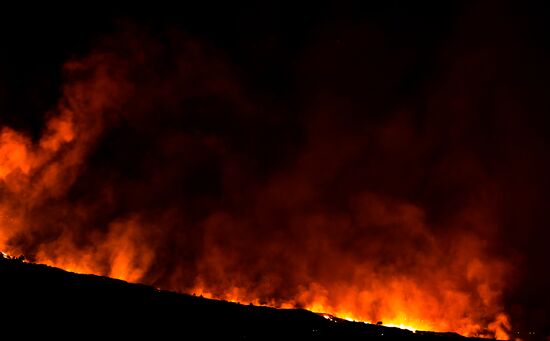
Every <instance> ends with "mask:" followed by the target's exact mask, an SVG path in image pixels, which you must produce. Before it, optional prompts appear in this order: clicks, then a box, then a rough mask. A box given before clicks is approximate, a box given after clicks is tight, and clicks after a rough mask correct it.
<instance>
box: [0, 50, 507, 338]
mask: <svg viewBox="0 0 550 341" xmlns="http://www.w3.org/2000/svg"><path fill="white" fill-rule="evenodd" d="M139 56H141V55H139ZM137 59H138V62H139V63H141V62H142V61H141V60H142V57H137ZM198 59H200V58H198ZM138 62H136V63H138ZM129 64H131V62H128V61H126V60H123V59H117V58H116V57H114V56H111V55H108V54H94V55H92V56H91V57H88V58H86V59H85V60H82V61H79V62H71V63H68V64H67V66H66V72H67V73H68V75H69V76H68V77H69V79H70V80H69V81H68V82H67V84H66V85H65V88H64V92H63V98H62V100H61V101H60V102H59V105H58V107H57V108H56V109H55V110H53V111H52V112H51V113H49V114H48V116H47V117H48V119H47V122H46V124H45V128H44V130H43V132H42V134H41V137H40V138H39V139H38V140H33V139H32V138H31V137H30V136H27V135H26V134H25V133H23V132H18V131H15V130H13V129H11V128H9V127H3V128H2V129H1V132H0V192H1V194H2V196H1V198H0V249H2V250H4V251H5V252H7V253H8V254H12V255H17V254H21V253H26V252H30V253H31V257H32V259H33V260H34V261H36V262H38V263H44V264H47V265H51V266H56V267H60V268H63V269H66V270H69V271H72V272H76V273H92V274H97V275H105V276H110V277H114V278H118V279H122V280H126V281H130V282H143V283H147V284H152V285H155V286H158V287H162V288H163V289H168V290H175V291H180V292H187V293H195V294H196V295H202V296H204V297H208V298H217V299H224V300H228V301H234V302H241V303H253V304H256V305H269V306H274V307H282V308H294V307H301V308H305V309H308V310H311V311H315V312H321V313H327V314H331V315H334V316H337V317H340V318H343V319H349V320H353V321H366V322H370V323H377V322H378V321H382V323H383V324H384V325H386V326H396V327H399V328H404V329H409V330H429V331H442V332H446V331H453V332H457V333H460V334H462V335H468V336H474V335H479V336H496V337H497V338H501V339H504V338H507V334H506V331H507V329H509V328H510V323H509V321H508V317H507V315H506V313H505V311H504V309H503V305H502V302H501V295H502V291H503V289H504V287H505V285H506V275H507V274H508V272H509V270H510V269H509V265H508V264H507V263H506V262H504V261H502V260H501V259H499V258H496V257H492V256H491V255H490V254H489V253H488V252H487V251H486V243H487V240H489V239H490V233H491V232H490V231H493V230H494V229H495V224H496V223H495V222H494V219H493V209H492V207H491V205H490V203H491V200H492V197H491V195H490V193H491V192H490V189H491V188H492V187H491V186H492V184H491V183H489V185H486V186H484V187H483V189H482V190H480V192H479V193H478V194H479V195H476V196H473V198H472V199H470V201H469V202H468V204H467V205H465V206H464V207H462V208H461V209H460V210H457V212H456V213H455V214H453V215H452V217H451V218H449V219H448V220H446V221H444V222H443V223H441V222H440V223H439V224H440V225H443V224H448V226H450V227H451V228H450V229H449V230H444V229H439V230H438V229H437V226H435V223H432V222H431V221H429V220H428V219H427V218H426V215H427V213H426V210H425V209H424V208H423V207H421V206H420V205H418V204H415V203H411V202H408V201H407V200H404V199H403V200H401V199H395V198H393V197H391V196H389V195H383V194H380V193H377V192H376V191H374V190H373V191H366V190H365V191H363V192H361V193H359V194H357V193H354V194H353V195H350V197H352V199H350V202H349V203H348V204H346V207H345V209H341V210H336V209H332V210H328V209H326V207H325V206H323V205H322V204H319V203H318V202H317V201H316V198H317V196H318V194H319V187H321V184H324V183H325V182H328V180H327V179H329V178H333V177H334V178H337V179H338V178H339V177H341V175H340V174H341V173H339V172H340V170H339V169H338V166H337V165H338V164H346V163H347V162H348V163H352V161H353V160H356V159H357V157H358V155H361V153H363V151H361V150H360V149H358V145H360V144H361V143H363V141H362V140H353V139H351V140H350V139H343V140H342V142H333V141H327V140H326V139H324V138H321V137H319V138H318V137H316V136H315V134H313V133H312V134H311V135H312V136H311V137H310V140H311V141H310V142H308V144H307V146H306V147H305V152H304V153H303V155H301V156H300V157H298V159H297V161H296V162H295V164H294V165H293V166H291V167H289V168H288V169H284V170H282V171H281V173H280V174H277V175H276V176H273V178H271V179H270V180H269V181H266V182H265V186H264V187H262V188H260V189H254V191H250V192H251V193H253V194H250V196H252V198H253V199H251V200H250V202H249V203H248V204H247V205H249V207H248V206H247V207H248V208H247V210H248V211H246V212H244V213H242V212H237V213H232V212H228V211H229V210H226V211H224V210H221V209H220V210H217V211H215V212H213V213H211V214H208V216H207V217H206V218H205V219H202V220H201V221H200V222H199V223H197V224H195V226H198V227H197V228H196V229H199V228H200V231H201V232H202V234H200V237H199V239H198V240H196V241H193V242H192V243H191V242H189V243H188V244H183V245H184V246H182V247H179V246H178V248H175V247H174V249H176V250H177V251H173V253H172V254H170V255H171V256H172V257H171V258H170V259H174V258H176V257H179V255H180V253H185V252H188V253H189V254H192V256H189V258H191V259H192V261H190V262H189V263H186V260H187V258H185V259H184V257H183V256H182V257H181V258H182V259H184V260H182V261H181V262H182V264H183V265H181V266H179V267H174V268H175V269H176V270H174V268H171V270H170V271H168V273H167V271H164V269H161V270H159V267H160V265H159V264H158V262H159V259H167V258H162V257H161V254H164V253H163V252H166V251H165V250H166V249H167V248H169V245H170V243H171V242H173V239H177V238H179V239H181V240H184V241H186V243H187V239H186V238H188V237H187V235H185V234H183V233H180V234H177V233H176V232H171V231H174V230H175V229H174V228H173V226H179V225H178V224H181V225H185V224H191V223H188V220H185V219H187V217H183V218H181V217H180V216H179V215H178V212H179V211H178V210H177V209H172V210H169V209H166V210H152V212H153V213H151V212H149V211H148V212H146V213H142V212H139V211H138V212H133V213H128V214H124V215H122V216H116V217H115V218H112V219H111V218H109V219H105V220H104V221H102V223H101V224H102V225H101V226H99V227H98V226H92V227H89V228H83V227H81V226H84V225H85V224H91V223H88V222H90V221H91V222H93V223H95V221H94V220H93V219H94V215H95V214H96V212H97V211H99V210H100V209H103V207H104V206H101V207H100V209H98V208H96V207H95V206H94V205H96V204H95V202H99V201H101V202H104V203H106V204H105V207H108V206H109V203H112V202H113V201H114V200H116V199H113V198H117V197H116V195H115V194H116V193H115V192H116V191H117V189H113V188H114V185H112V184H111V183H110V185H104V184H102V183H99V184H98V185H97V186H98V187H99V188H101V190H99V191H98V192H97V193H96V194H95V195H96V196H97V198H96V197H92V198H88V197H86V198H85V200H84V199H83V200H81V201H80V202H78V203H73V202H72V201H71V200H72V197H71V195H73V194H71V190H73V185H74V184H75V182H76V181H77V179H78V177H79V176H80V175H81V174H82V173H83V172H85V170H86V166H85V164H86V162H87V160H88V158H89V157H90V155H91V154H92V152H93V150H94V148H95V146H96V145H97V144H98V141H99V140H100V139H101V138H102V134H103V133H104V131H106V130H108V129H109V127H110V126H111V125H115V124H116V122H117V120H119V119H120V120H129V121H131V120H130V119H128V117H131V114H129V113H127V112H126V111H125V110H127V108H126V107H125V106H124V104H125V103H127V102H131V101H134V102H137V103H138V105H141V102H139V101H140V100H141V99H142V98H143V97H144V96H142V93H140V92H135V91H138V90H135V89H134V88H133V86H132V85H131V82H130V81H128V79H129V78H131V77H129V76H128V75H127V73H130V72H131V68H130V66H128V65H129ZM184 64H185V63H182V65H178V67H180V68H182V70H183V71H182V72H184V73H185V74H186V75H187V73H189V72H191V71H190V70H191V69H193V68H192V67H189V66H188V65H187V64H185V65H184ZM139 65H141V64H139ZM215 72H216V75H217V71H215ZM140 75H141V74H140ZM201 76H203V75H202V74H201ZM212 77H214V76H212ZM159 78H162V77H159ZM193 82H194V81H193ZM193 82H192V84H193V86H194V84H195V83H193ZM178 84H179V83H178ZM212 84H214V85H212ZM169 85H170V86H167V85H166V86H165V88H164V90H163V91H175V90H173V88H178V87H177V86H171V85H172V84H169ZM178 86H179V85H178ZM160 88H162V87H160ZM225 88H227V86H226V85H225V83H224V82H221V81H219V80H217V79H214V80H213V81H212V82H211V84H210V85H209V90H208V91H222V90H223V89H225ZM166 89H170V90H166ZM191 89H192V90H193V91H195V92H198V91H199V90H196V89H195V88H191ZM212 89H215V90H212ZM219 89H222V90H219ZM147 91H152V90H151V89H150V88H148V89H147ZM159 91H160V90H159ZM224 91H225V90H224ZM151 96H152V97H154V96H153V95H151ZM159 96H160V95H159ZM139 119H140V118H139V117H138V118H136V120H137V121H139ZM136 124H137V123H136ZM319 125H321V126H322V123H319ZM395 129H397V130H399V134H398V135H400V136H408V135H407V133H406V132H405V133H402V131H401V130H402V129H404V128H402V126H401V123H399V122H398V123H395V122H391V123H389V124H388V126H387V127H383V129H381V131H382V133H379V134H378V135H377V134H374V136H375V137H373V140H372V142H371V140H369V143H372V144H376V143H382V144H384V143H386V142H383V141H387V140H388V139H389V140H392V136H393V134H394V133H395V132H394V130H395ZM143 131H146V129H143ZM143 131H139V132H140V133H143V134H145V133H146V132H145V133H144V132H143ZM318 131H322V128H318V129H316V130H315V132H318ZM319 134H320V133H319ZM138 135H139V134H138ZM376 138H379V139H380V141H382V142H380V141H378V142H377V141H376V140H375V139H376ZM197 139H199V138H197ZM411 139H412V137H411ZM190 140H191V138H189V137H186V136H184V137H182V136H179V135H176V136H168V137H165V136H163V139H162V141H161V142H159V145H161V146H162V148H164V149H163V153H166V154H169V155H173V154H175V156H173V157H174V158H176V157H181V156H180V154H177V153H176V152H174V148H176V147H174V143H173V142H172V141H180V142H181V141H183V142H181V144H182V145H186V146H187V145H192V143H197V144H201V146H203V145H206V146H207V147H208V148H213V149H215V150H216V152H219V153H220V155H224V154H223V153H225V152H226V151H224V150H223V148H221V147H219V146H218V144H217V143H218V142H217V140H216V139H215V138H204V137H200V141H199V142H189V141H190ZM205 141H206V142H205ZM392 141H393V140H392ZM393 142H395V141H393ZM424 143H426V142H424V141H422V142H421V143H419V145H423V144H424ZM385 145H386V144H385ZM159 148H160V147H159ZM186 148H187V147H186ZM189 148H191V147H189ZM201 148H202V147H201ZM216 148H217V149H216ZM387 148H389V149H391V148H396V147H395V145H393V144H390V145H389V147H387ZM419 148H420V147H419ZM389 149H388V150H389ZM185 151H186V152H187V150H185ZM170 153H173V154H170ZM388 153H389V152H388ZM197 154H200V153H197ZM327 154H330V155H334V157H333V159H332V160H331V162H327V161H326V159H327V158H326V155H327ZM227 158H228V159H229V161H227V166H225V168H227V169H228V170H227V173H228V174H229V175H227V176H226V177H227V179H232V178H231V176H235V175H234V173H237V172H235V171H234V170H233V168H232V167H233V163H232V162H235V161H234V159H235V158H233V156H232V155H230V156H228V157H227ZM457 158H460V160H463V159H465V160H464V162H463V164H465V165H466V166H464V170H463V172H462V173H465V172H471V173H474V175H473V176H476V177H479V178H482V176H481V175H479V176H478V174H477V172H476V170H475V166H473V165H472V164H471V162H470V160H468V159H467V158H466V157H464V156H462V155H458V156H457ZM349 160H352V161H349ZM449 162H450V161H449ZM319 165H323V167H319ZM446 167H448V165H446V164H443V165H442V166H441V168H442V169H444V170H445V169H447V168H446ZM156 168H161V170H158V172H159V173H153V175H151V176H150V174H149V173H147V176H150V178H147V181H150V182H151V183H153V185H151V188H156V187H154V186H160V185H158V184H159V183H161V184H162V178H163V176H161V175H159V174H161V173H160V172H161V171H162V169H163V168H169V167H164V166H162V165H157V166H156ZM321 168H323V169H322V171H320V169H321ZM472 169H474V170H472ZM167 171H168V172H169V170H167ZM459 173H460V170H459ZM462 173H461V174H462ZM461 174H458V175H457V174H455V173H450V175H449V177H453V176H455V177H460V176H461ZM344 176H345V174H344ZM476 179H477V178H476ZM116 181H119V180H113V183H114V182H116ZM147 181H145V180H144V181H143V182H144V183H145V182H147ZM224 181H227V182H229V180H225V178H224ZM143 186H144V187H143V188H145V189H144V190H143V192H146V190H147V187H146V185H143ZM228 186H229V185H228ZM128 187H130V186H128ZM236 187H238V185H237V186H236ZM141 190H142V189H141V187H140V189H139V191H141ZM75 191H76V190H75ZM120 191H121V192H123V191H127V188H126V187H124V188H123V189H121V190H120ZM237 192H238V191H237ZM124 193H127V192H124ZM128 193H131V194H129V195H128V197H132V198H130V199H131V200H134V199H135V197H136V196H139V195H141V194H139V193H142V192H138V194H134V192H128ZM487 193H489V194H487ZM146 195H147V194H143V196H146ZM239 195H240V194H239ZM235 197H238V196H237V195H235ZM130 199H129V200H130ZM135 200H136V201H137V199H135ZM235 200H239V199H235ZM185 204H187V205H189V203H187V202H186V203H185ZM182 205H183V204H182ZM98 207H99V205H98ZM138 207H139V205H138ZM136 211H137V209H136ZM52 212H55V213H52ZM159 212H160V213H159ZM174 212H176V213H174ZM113 215H114V214H113ZM178 219H179V220H178ZM174 221H176V222H174ZM98 224H99V223H98ZM166 225H170V226H172V230H169V229H168V227H166ZM265 225H269V226H275V227H273V228H270V230H269V231H270V232H269V235H265V234H264V232H263V230H260V227H261V226H265ZM279 225H280V226H284V227H285V228H284V229H283V228H279V227H280V226H279ZM44 226H47V231H48V233H45V232H44V231H45V229H46V228H45V227H44ZM83 231H84V232H83ZM447 231H454V232H447ZM456 231H459V232H456ZM478 231H489V232H487V235H483V238H481V237H479V236H480V233H478ZM173 235H174V236H175V235H177V236H178V237H172V236H173ZM182 243H184V242H182ZM191 244H193V245H194V244H200V245H201V248H200V249H199V250H198V251H197V250H192V251H189V248H187V249H186V247H187V246H189V245H191ZM196 255H198V256H196ZM193 257H195V258H193ZM178 259H179V258H178ZM184 283H185V284H184Z"/></svg>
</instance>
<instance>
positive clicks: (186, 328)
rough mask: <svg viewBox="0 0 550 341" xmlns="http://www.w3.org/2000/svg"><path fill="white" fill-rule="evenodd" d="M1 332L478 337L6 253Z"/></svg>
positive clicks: (22, 335) (0, 264)
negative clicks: (74, 269)
mask: <svg viewBox="0 0 550 341" xmlns="http://www.w3.org/2000/svg"><path fill="white" fill-rule="evenodd" d="M0 310H1V312H0V314H1V315H2V318H1V319H0V331H1V332H2V334H3V335H12V333H17V335H18V339H28V338H29V337H41V338H47V339H51V337H53V338H54V339H75V340H79V339H84V338H89V337H96V338H100V339H112V338H113V337H115V336H118V337H121V338H123V339H125V340H126V339H143V338H145V339H155V340H158V339H163V340H164V339H170V340H172V339H173V340H184V339H193V340H201V339H207V340H234V339H240V340H260V339H287V340H309V339H316V340H328V339H330V340H356V339H357V340H358V339H361V340H370V339H380V340H441V341H443V340H455V341H460V340H464V341H465V340H471V339H467V338H464V337H461V336H459V335H457V334H452V333H447V334H443V333H430V332H416V333H412V332H410V331H407V330H402V329H397V328H390V327H383V326H377V325H371V324H365V323H359V322H349V321H345V320H340V319H337V318H332V319H326V318H324V317H322V316H320V315H318V314H315V313H312V312H309V311H306V310H300V309H274V308H268V307H258V306H250V305H241V304H236V303H229V302H223V301H216V300H209V299H205V298H201V297H195V296H190V295H182V294H175V293H171V292H167V291H159V290H157V289H155V288H153V287H149V286H145V285H138V284H130V283H126V282H123V281H120V280H114V279H111V278H105V277H100V276H93V275H78V274H74V273H70V272H66V271H63V270H60V269H56V268H52V267H47V266H44V265H37V264H29V263H25V262H22V261H20V260H15V259H7V258H4V257H2V256H1V255H0Z"/></svg>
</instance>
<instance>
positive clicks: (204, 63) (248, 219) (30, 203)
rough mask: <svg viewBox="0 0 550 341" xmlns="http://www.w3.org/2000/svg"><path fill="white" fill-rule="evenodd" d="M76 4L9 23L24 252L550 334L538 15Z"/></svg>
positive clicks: (549, 66) (487, 5)
mask: <svg viewBox="0 0 550 341" xmlns="http://www.w3.org/2000/svg"><path fill="white" fill-rule="evenodd" d="M80 6H81V5H78V6H77V5H74V7H73V8H71V7H59V8H50V7H48V8H32V9H31V8H28V9H13V10H11V9H10V10H5V11H3V12H2V14H1V15H0V16H1V20H0V25H1V26H0V32H1V33H0V39H1V42H2V44H1V45H0V46H1V47H0V49H1V54H0V125H1V126H2V127H3V130H2V137H1V138H0V187H1V188H0V211H1V212H0V213H2V216H3V217H8V216H9V217H10V219H12V220H2V225H1V226H0V229H2V231H1V233H0V237H2V238H0V246H2V245H3V246H4V249H5V250H6V251H11V252H12V253H22V254H24V255H25V256H26V257H27V258H29V259H31V260H36V261H38V262H46V263H48V264H52V265H57V266H60V267H64V268H67V269H69V270H71V269H72V270H78V271H84V272H93V273H96V274H100V275H109V276H113V277H119V278H123V279H127V280H130V281H139V282H143V283H146V284H152V285H155V286H159V287H162V288H166V289H169V290H174V291H181V292H188V293H190V292H194V291H196V290H199V288H200V290H203V291H204V292H208V293H211V295H212V296H213V297H220V298H224V297H229V296H227V292H229V291H232V290H233V293H234V297H233V298H235V299H239V300H244V301H252V300H257V302H259V303H269V304H273V305H281V304H282V303H288V302H292V304H293V305H294V306H304V307H307V308H309V307H312V306H314V304H315V303H316V302H317V303H318V302H319V300H321V301H322V302H324V303H323V307H324V308H326V307H329V309H332V310H333V312H338V311H343V310H346V309H348V308H349V310H351V311H352V313H353V314H354V316H357V317H360V318H365V319H368V318H371V317H380V318H385V319H388V320H391V318H387V317H384V316H388V314H390V315H391V313H392V311H393V310H392V309H396V308H395V307H399V306H400V304H401V303H395V305H388V306H387V307H386V306H385V305H384V303H377V302H380V300H382V301H384V298H385V297H386V295H388V296H389V295H397V296H396V297H407V299H409V298H410V297H412V298H410V299H411V300H412V301H407V302H409V303H404V304H405V305H409V304H413V305H414V302H417V301H416V300H424V301H426V300H425V299H426V297H428V296H426V295H430V294H429V293H433V295H434V296H433V297H432V296H430V298H433V299H434V302H439V303H433V305H434V307H436V308H433V309H434V311H436V312H438V313H437V314H435V313H433V312H430V313H428V315H425V314H424V312H410V311H408V314H413V315H414V314H417V315H415V316H417V317H418V316H432V315H431V314H433V315H434V316H435V315H441V313H439V310H438V309H442V306H445V305H449V307H448V309H449V311H451V312H449V314H448V315H445V318H446V319H449V320H453V321H452V322H449V324H444V323H443V322H441V321H435V322H434V323H433V324H432V325H431V326H433V328H449V329H450V330H460V331H463V330H465V329H464V326H462V325H457V324H456V323H455V321H454V320H456V319H458V318H459V317H466V318H468V319H469V318H471V319H472V320H474V321H475V322H477V323H482V324H483V323H485V324H489V323H490V322H491V321H492V320H493V319H494V318H495V316H498V315H499V314H501V313H503V314H505V315H507V316H509V319H510V321H511V326H510V327H506V328H505V329H508V330H507V331H508V333H509V334H510V332H516V331H521V333H527V332H529V331H536V332H537V333H539V334H540V333H542V334H544V333H546V334H545V335H550V330H549V328H550V293H549V290H548V288H550V271H549V267H548V259H549V258H548V241H549V237H550V232H548V231H549V218H548V212H550V194H549V190H550V182H549V177H548V174H550V154H549V149H548V148H549V147H550V118H549V117H550V116H549V113H550V102H549V98H550V85H549V82H548V79H550V78H549V77H550V63H549V61H550V39H549V38H550V21H548V16H549V15H550V9H548V8H546V6H544V5H543V2H542V1H541V2H529V3H528V4H526V3H522V2H519V1H517V2H512V1H496V0H495V1H434V2H423V1H421V2H416V1H415V2H413V1H402V2H399V1H380V2H370V1H357V2H347V1H320V2H315V3H311V4H305V3H304V4H300V5H297V4H294V3H292V2H275V1H262V2H261V3H260V2H258V3H256V2H254V3H253V2H242V3H237V4H236V3H234V2H232V3H231V4H229V3H226V4H224V5H220V4H218V3H215V2H209V1H206V2H201V3H200V4H196V3H193V2H186V3H184V4H180V5H179V6H176V5H157V4H155V5H154V7H150V6H153V5H150V6H146V5H140V6H137V7H133V6H130V5H128V6H126V7H122V6H120V7H111V6H100V5H93V4H92V3H90V4H88V6H89V7H88V8H85V7H84V8H80ZM64 110H66V111H70V112H71V114H64V112H65V111H64ZM64 115H65V116H64ZM56 117H61V119H60V120H57V119H56ZM60 122H61V123H60ZM63 122H65V123H66V122H68V123H67V124H68V125H69V126H70V128H66V127H65V126H64V125H63V124H64V123H63ZM64 127H65V128H64ZM6 129H9V132H6V131H7V130H6ZM59 136H60V137H59ZM13 141H15V142H13ZM13 146H18V148H19V147H20V148H22V149H25V150H26V152H25V153H26V154H24V155H27V156H24V157H22V158H13V159H11V158H10V157H9V156H6V155H15V154H13V153H14V151H13V150H14V149H11V148H12V147H13ZM17 155H19V154H17ZM3 165H7V166H3ZM3 167H4V168H5V169H6V170H3V169H4V168H3ZM2 219H4V218H2ZM6 219H7V218H6ZM13 221H15V222H13ZM121 241H122V242H121ZM90 255H92V256H91V258H86V257H88V256H90ZM73 258H74V259H73ZM75 259H81V261H83V262H86V264H83V263H78V261H76V260H75ZM386 284H387V285H388V287H391V288H399V290H398V291H399V292H400V294H395V292H394V291H392V290H390V289H388V290H387V291H386V289H381V287H384V286H385V285H386ZM235 288H237V289H235ZM343 292H348V293H350V294H349V295H351V296H353V297H351V296H349V295H348V296H346V295H347V294H344V293H343ZM370 292H375V294H373V296H372V297H371V296H368V294H365V295H367V296H368V297H369V298H368V299H367V301H368V302H369V303H364V302H363V303H361V302H362V301H361V300H360V299H357V297H361V293H370ZM403 292H405V294H403ZM407 292H410V296H409V293H407ZM319 293H322V294H319ZM449 293H453V295H454V294H456V296H453V297H454V298H449V297H450V296H449V295H451V294H449ZM355 294H356V295H355ZM224 295H226V296H224ZM319 295H320V296H319ZM400 295H404V296H400ZM451 296H452V295H451ZM320 297H322V298H320ZM392 297H393V296H392ZM458 297H460V298H458ZM344 301H345V302H347V303H346V304H344V305H342V303H341V302H344ZM396 301H399V299H396ZM459 301H460V302H461V304H464V307H462V308H460V309H459V308H457V307H454V305H455V303H456V302H459ZM349 302H353V303H349ZM399 302H401V301H399ZM442 302H443V303H442ZM464 302H466V303H464ZM392 304H393V303H392ZM456 304H458V303H456ZM379 306H380V307H382V306H384V307H385V308H378V307H379ZM367 307H368V309H367ZM373 307H374V308H373ZM469 309H472V310H474V311H475V316H470V315H471V314H474V313H471V312H470V310H469ZM423 314H424V315H423ZM428 318H429V317H428ZM434 318H435V317H434ZM441 326H443V327H441ZM489 329H490V328H489Z"/></svg>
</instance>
